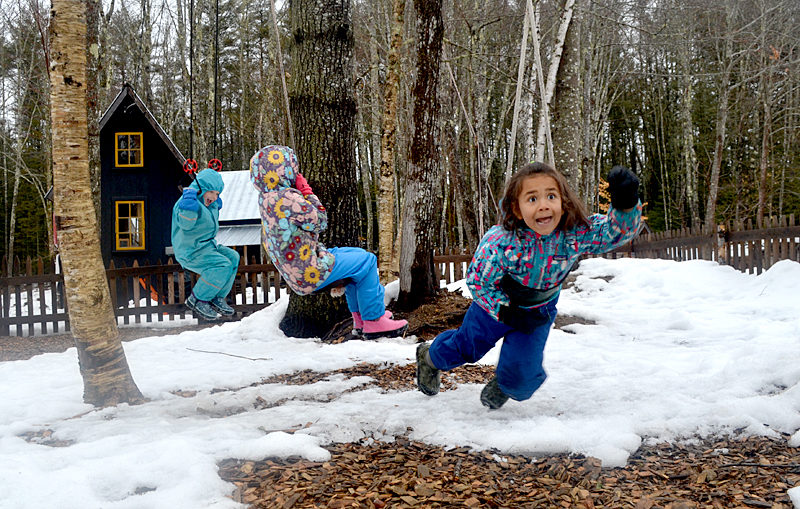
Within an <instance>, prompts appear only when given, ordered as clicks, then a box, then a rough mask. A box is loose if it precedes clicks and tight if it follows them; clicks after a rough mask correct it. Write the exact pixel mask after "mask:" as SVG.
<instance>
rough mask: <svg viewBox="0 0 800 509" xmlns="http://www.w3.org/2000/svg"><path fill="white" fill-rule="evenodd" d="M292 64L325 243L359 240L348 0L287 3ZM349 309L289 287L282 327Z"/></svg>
mask: <svg viewBox="0 0 800 509" xmlns="http://www.w3.org/2000/svg"><path fill="white" fill-rule="evenodd" d="M289 10H290V18H291V27H292V36H293V37H292V39H293V41H294V45H293V47H292V62H293V65H294V72H293V73H292V83H291V87H290V91H289V105H290V109H291V113H292V119H293V121H294V122H295V123H296V125H298V126H302V128H301V129H298V131H297V132H296V133H295V135H296V136H297V147H294V148H295V151H296V153H297V158H298V161H299V163H300V172H301V173H302V174H303V176H305V177H306V179H307V180H308V182H309V184H310V185H311V187H312V188H313V189H314V192H315V194H316V195H317V196H318V197H319V198H320V200H322V203H323V204H324V205H325V206H326V207H327V209H328V220H329V223H328V224H329V226H328V230H327V231H326V232H324V233H323V235H322V236H321V240H322V242H323V243H324V244H325V245H326V246H328V247H336V246H357V245H359V238H358V237H359V231H360V228H359V226H360V222H361V215H360V212H359V210H358V184H357V180H356V173H357V169H356V153H355V118H356V101H355V95H354V86H353V69H352V66H353V30H352V26H351V21H350V20H351V17H350V2H349V0H325V1H317V2H314V1H312V0H293V1H292V2H291V4H290V6H289ZM347 316H349V313H348V311H347V306H346V303H345V300H344V299H333V298H331V297H330V295H329V294H328V293H322V294H319V295H314V296H307V297H299V296H297V295H292V297H291V299H290V301H289V309H288V310H287V311H286V316H285V317H284V319H283V320H282V321H281V325H280V327H281V330H283V331H284V332H285V333H286V334H287V335H290V336H295V337H315V336H321V335H324V334H325V333H326V332H328V331H329V330H330V329H331V327H332V326H334V325H335V324H336V323H337V322H339V321H341V320H342V319H344V318H345V317H347Z"/></svg>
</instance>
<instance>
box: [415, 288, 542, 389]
mask: <svg viewBox="0 0 800 509" xmlns="http://www.w3.org/2000/svg"><path fill="white" fill-rule="evenodd" d="M557 302H558V297H556V298H554V299H553V300H551V301H550V302H548V303H547V304H544V305H542V306H540V307H537V308H533V309H531V310H530V311H528V313H529V315H528V316H527V322H528V325H529V328H530V330H529V331H528V332H522V331H519V330H516V329H514V328H513V327H510V326H508V325H506V324H504V323H502V322H498V321H497V320H495V319H494V318H493V317H492V315H490V314H489V313H487V312H486V311H485V310H484V309H483V308H482V307H480V306H479V305H478V304H476V303H475V302H473V303H472V304H471V305H470V307H469V309H468V310H467V314H466V316H464V322H463V323H462V324H461V327H459V328H458V329H451V330H447V331H444V332H442V333H441V334H439V335H438V336H436V338H435V339H434V340H433V344H431V347H430V350H428V353H429V354H430V357H431V361H432V362H433V364H434V365H436V367H437V368H438V369H441V370H444V371H447V370H451V369H453V368H455V367H458V366H461V365H462V364H466V363H468V362H477V361H478V360H480V358H481V357H483V356H484V355H486V352H488V351H489V350H491V349H492V347H493V346H494V345H495V343H497V341H498V340H499V339H500V338H502V337H505V339H504V340H503V346H501V347H500V359H499V360H498V361H497V369H496V375H497V382H498V384H499V385H500V389H501V390H502V391H503V392H504V393H506V394H507V395H508V396H510V397H511V398H512V399H515V400H517V401H523V400H526V399H528V398H530V397H531V396H532V395H533V393H534V392H536V389H538V388H539V387H540V386H541V385H542V384H543V383H544V380H545V378H547V374H546V373H545V371H544V368H543V367H542V361H543V360H544V345H545V343H546V342H547V336H549V335H550V328H551V327H552V325H553V322H554V321H555V319H556V313H557V311H558V310H557V309H556V303H557Z"/></svg>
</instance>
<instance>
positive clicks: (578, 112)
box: [552, 5, 583, 190]
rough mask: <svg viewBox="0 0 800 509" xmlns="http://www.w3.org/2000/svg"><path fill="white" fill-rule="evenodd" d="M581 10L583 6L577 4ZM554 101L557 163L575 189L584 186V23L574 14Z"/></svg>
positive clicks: (554, 135) (553, 115)
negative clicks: (582, 80)
mask: <svg viewBox="0 0 800 509" xmlns="http://www.w3.org/2000/svg"><path fill="white" fill-rule="evenodd" d="M575 10H577V11H578V12H581V8H580V5H577V6H576V9H575ZM555 81H556V90H555V101H554V104H553V112H552V122H553V133H552V135H553V157H555V159H554V161H553V163H554V165H555V167H556V168H557V169H558V170H559V171H560V172H561V173H563V174H564V176H565V177H566V178H567V181H568V182H569V183H570V185H571V186H572V189H575V190H577V189H580V182H581V179H582V174H581V169H582V166H581V161H582V159H583V158H582V157H581V148H582V136H581V134H582V133H581V127H582V122H581V120H582V108H581V107H582V102H583V97H582V94H581V92H582V91H581V24H580V19H579V18H578V17H573V19H572V22H571V23H570V24H569V26H568V27H567V33H566V36H565V38H564V47H563V53H562V55H561V65H560V66H559V67H558V72H557V74H556V80H555Z"/></svg>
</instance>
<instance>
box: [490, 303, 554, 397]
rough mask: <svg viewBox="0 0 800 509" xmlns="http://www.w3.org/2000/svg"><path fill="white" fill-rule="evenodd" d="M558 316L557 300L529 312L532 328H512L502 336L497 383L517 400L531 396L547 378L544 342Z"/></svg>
mask: <svg viewBox="0 0 800 509" xmlns="http://www.w3.org/2000/svg"><path fill="white" fill-rule="evenodd" d="M555 318H556V300H553V301H551V302H549V303H547V304H545V305H544V306H541V307H539V308H535V309H533V310H531V311H530V312H529V318H528V323H529V326H530V330H529V331H528V332H521V331H518V330H512V331H511V332H509V333H508V334H507V335H506V337H505V339H504V340H503V346H502V347H501V348H500V359H499V360H498V361H497V375H496V376H497V384H498V386H499V387H500V390H502V391H503V393H504V394H506V395H508V396H509V397H511V398H512V399H515V400H517V401H523V400H526V399H528V398H530V397H531V396H532V395H533V393H534V392H536V390H537V389H538V388H539V387H540V386H541V385H542V384H543V383H544V381H545V379H546V378H547V374H546V373H545V370H544V367H543V366H542V361H543V360H544V346H545V343H547V337H548V336H549V335H550V328H551V327H552V325H553V321H555Z"/></svg>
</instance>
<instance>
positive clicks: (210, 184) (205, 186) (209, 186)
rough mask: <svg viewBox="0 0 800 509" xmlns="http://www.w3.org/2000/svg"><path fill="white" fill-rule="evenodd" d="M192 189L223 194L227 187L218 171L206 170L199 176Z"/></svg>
mask: <svg viewBox="0 0 800 509" xmlns="http://www.w3.org/2000/svg"><path fill="white" fill-rule="evenodd" d="M191 187H194V188H196V189H199V190H200V191H202V192H204V193H205V192H206V191H218V192H220V193H221V192H222V189H223V188H224V187H225V183H224V182H223V181H222V175H220V174H219V172H218V171H216V170H213V169H211V168H206V169H204V170H203V171H201V172H199V173H198V174H197V177H196V178H195V181H194V182H192V185H191Z"/></svg>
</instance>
